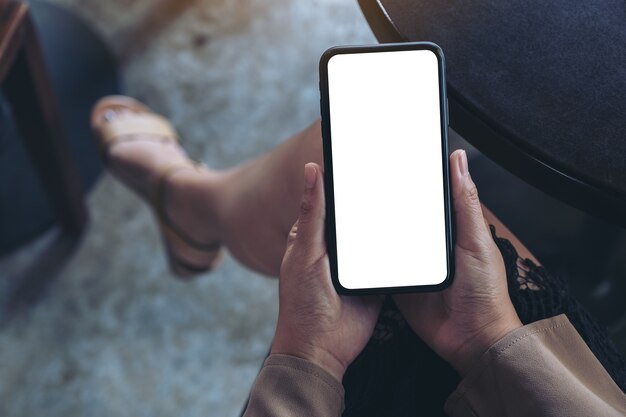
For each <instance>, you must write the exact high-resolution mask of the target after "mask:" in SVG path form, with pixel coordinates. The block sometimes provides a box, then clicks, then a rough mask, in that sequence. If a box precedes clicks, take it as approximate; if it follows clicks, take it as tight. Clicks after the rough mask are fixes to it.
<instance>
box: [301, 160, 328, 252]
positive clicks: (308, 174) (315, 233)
mask: <svg viewBox="0 0 626 417" xmlns="http://www.w3.org/2000/svg"><path fill="white" fill-rule="evenodd" d="M325 210H326V204H325V200H324V185H323V182H322V169H321V168H320V166H319V165H317V164H315V163H308V164H306V165H305V166H304V192H303V194H302V201H301V203H300V216H299V217H298V222H297V224H298V230H297V232H296V238H295V241H296V243H297V244H298V245H303V246H307V247H309V248H311V249H314V248H322V249H324V248H325V247H324V245H325V239H324V221H325V219H326V211H325Z"/></svg>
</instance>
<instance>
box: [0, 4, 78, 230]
mask: <svg viewBox="0 0 626 417" xmlns="http://www.w3.org/2000/svg"><path fill="white" fill-rule="evenodd" d="M23 30H24V31H25V32H24V42H23V43H22V47H21V48H20V50H19V52H18V55H17V57H16V60H15V62H14V65H13V67H12V68H11V70H10V71H9V73H8V74H7V78H6V79H5V82H4V86H5V91H6V96H7V99H8V102H9V103H10V105H11V107H12V109H13V117H14V118H15V121H16V124H17V127H18V129H19V131H20V133H21V135H22V138H23V140H24V142H25V145H26V149H27V150H28V152H29V154H30V157H31V159H32V161H33V165H34V166H35V169H36V170H37V172H38V175H39V178H40V179H41V182H42V185H43V188H44V189H45V191H46V193H47V196H48V198H49V200H50V202H51V205H52V207H53V209H54V210H55V211H56V213H57V216H58V218H59V220H60V223H61V225H62V227H63V228H64V230H65V231H66V232H67V233H69V234H71V235H73V236H78V235H80V233H81V232H82V231H83V229H84V227H85V225H86V222H87V212H86V210H85V205H84V201H83V193H82V190H81V185H80V182H79V176H78V170H77V169H76V166H75V164H74V160H73V158H72V155H71V152H70V149H69V147H68V144H67V142H66V140H65V137H64V135H63V132H62V125H61V120H60V116H59V112H58V107H57V103H56V100H55V97H54V93H53V90H52V86H51V83H50V80H49V78H48V74H47V71H46V67H45V62H44V58H43V54H42V50H41V46H40V44H39V41H38V39H37V35H36V31H35V28H34V26H33V23H32V20H31V19H30V16H27V17H26V19H25V21H24V26H23Z"/></svg>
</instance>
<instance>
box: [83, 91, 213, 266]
mask: <svg viewBox="0 0 626 417" xmlns="http://www.w3.org/2000/svg"><path fill="white" fill-rule="evenodd" d="M154 117H158V116H156V115H154V114H153V113H151V112H150V110H149V109H148V108H147V107H145V106H143V105H142V104H141V103H139V102H137V101H135V100H133V99H130V98H127V97H107V98H104V99H102V100H101V101H100V102H99V103H98V104H97V105H96V106H95V108H94V110H93V113H92V120H91V122H92V127H93V129H94V131H95V132H96V134H97V135H98V136H99V137H100V141H101V144H103V157H104V158H105V160H106V162H107V166H108V168H109V170H110V171H111V173H112V174H113V175H114V176H115V177H116V178H118V179H119V180H121V181H122V182H123V183H124V184H126V185H127V186H128V187H130V188H131V189H132V190H133V191H135V192H136V193H137V194H139V195H140V196H141V197H143V198H144V199H145V200H146V201H147V202H148V203H149V204H151V206H152V208H153V209H155V212H156V213H157V217H158V219H159V221H160V224H161V227H162V231H163V232H164V233H163V234H164V240H165V244H166V249H167V251H168V254H169V255H170V261H172V269H173V271H174V272H175V273H176V274H177V275H179V276H187V277H188V276H191V275H194V274H197V273H200V272H203V271H207V270H210V269H213V268H214V267H215V266H216V263H217V261H218V258H219V256H218V255H219V243H220V241H221V236H220V232H219V227H218V226H219V217H218V216H219V209H218V207H219V205H218V201H216V199H217V195H218V194H219V193H218V191H219V188H220V186H221V183H222V182H223V181H222V179H223V174H222V173H220V172H218V171H213V170H210V169H208V168H206V167H205V166H199V165H198V164H196V163H194V162H193V161H192V160H190V159H189V158H188V156H187V154H186V153H185V151H184V150H183V149H182V148H181V147H180V145H179V144H178V141H177V138H176V134H175V133H174V132H173V131H171V129H169V130H168V128H162V127H160V128H155V127H154V124H155V123H156V125H157V127H158V126H159V121H158V120H157V121H156V122H154V121H153V120H151V118H154ZM151 123H152V126H151V125H150V124H151ZM160 123H163V122H160ZM165 123H167V122H165ZM116 124H117V125H116ZM123 125H124V126H123ZM129 125H131V126H132V128H130V130H128V126H129ZM144 126H145V129H144V128H143V127H144ZM124 129H126V130H124ZM142 130H143V132H146V133H142ZM125 132H126V133H125ZM128 132H131V133H128ZM120 133H122V134H120Z"/></svg>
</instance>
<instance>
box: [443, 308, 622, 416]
mask: <svg viewBox="0 0 626 417" xmlns="http://www.w3.org/2000/svg"><path fill="white" fill-rule="evenodd" d="M445 411H446V413H447V414H448V415H449V416H452V417H469V416H472V417H491V416H498V417H500V416H508V417H517V416H519V417H522V416H524V417H527V416H537V417H541V416H568V417H577V416H581V417H582V416H585V417H589V416H605V417H609V416H626V396H625V395H624V393H623V392H622V391H621V390H620V389H619V387H618V386H617V385H616V384H615V382H614V381H613V380H612V379H611V377H610V376H609V374H608V373H607V372H606V370H605V369H604V368H603V367H602V365H601V364H600V362H598V360H597V359H596V357H595V356H594V355H593V353H592V352H591V351H590V350H589V348H588V347H587V345H586V344H585V342H584V341H583V340H582V338H581V337H580V335H579V334H578V333H577V332H576V329H574V327H573V326H572V325H571V323H570V322H569V320H568V319H567V317H566V316H565V315H560V316H557V317H553V318H550V319H546V320H541V321H538V322H535V323H533V324H530V325H527V326H524V327H522V328H520V329H517V330H515V331H514V332H511V333H510V334H508V335H507V336H505V337H504V338H503V339H501V340H499V341H498V342H497V343H496V344H495V345H493V346H492V347H491V348H490V349H489V350H488V351H487V352H486V353H485V354H484V355H483V357H482V358H481V359H480V360H479V362H478V363H476V365H474V367H473V368H472V370H471V371H470V372H469V373H468V375H467V376H466V377H465V378H464V379H463V381H462V382H461V384H460V385H459V386H458V388H457V389H456V391H455V392H454V393H453V394H452V395H451V396H450V397H449V398H448V401H447V402H446V405H445Z"/></svg>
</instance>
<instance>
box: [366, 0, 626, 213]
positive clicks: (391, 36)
mask: <svg viewBox="0 0 626 417" xmlns="http://www.w3.org/2000/svg"><path fill="white" fill-rule="evenodd" d="M359 3H360V4H361V7H362V9H363V11H364V13H365V15H366V18H367V19H368V22H369V23H370V26H371V27H372V29H373V30H374V33H375V34H376V35H377V37H378V38H379V40H380V41H381V42H392V41H403V40H411V41H418V40H428V41H433V42H435V43H437V44H439V45H440V46H441V47H442V48H443V50H444V53H445V55H446V60H447V63H446V64H447V76H448V93H449V98H450V118H451V126H452V128H454V129H455V130H457V131H458V132H459V133H460V134H461V135H463V136H464V137H465V138H466V139H467V140H468V141H470V142H471V143H472V144H474V145H475V146H476V147H478V148H479V149H480V150H481V151H482V152H483V153H485V154H486V155H487V156H489V157H491V158H492V159H494V160H495V161H496V162H498V163H499V164H501V165H502V166H504V167H505V168H506V169H508V170H510V171H511V172H513V173H514V174H516V175H518V176H519V177H521V178H522V179H524V180H526V181H527V182H529V183H531V184H532V185H534V186H536V187H538V188H540V189H542V190H544V191H546V192H547V193H548V194H550V195H553V196H555V197H557V198H560V199H562V200H564V201H565V202H567V203H569V204H572V205H575V206H577V207H579V208H582V209H584V210H587V211H589V212H591V213H593V214H596V215H598V216H600V217H603V218H605V219H607V220H611V221H613V222H616V223H619V224H622V225H626V3H625V2H624V1H622V0H619V1H618V0H588V1H562V0H556V1H538V0H528V1H524V2H520V1H507V0H500V1H489V2H485V1H458V0H451V1H434V0H422V1H412V0H359Z"/></svg>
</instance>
